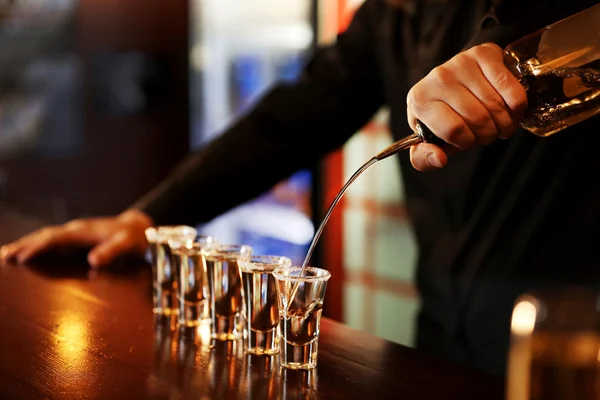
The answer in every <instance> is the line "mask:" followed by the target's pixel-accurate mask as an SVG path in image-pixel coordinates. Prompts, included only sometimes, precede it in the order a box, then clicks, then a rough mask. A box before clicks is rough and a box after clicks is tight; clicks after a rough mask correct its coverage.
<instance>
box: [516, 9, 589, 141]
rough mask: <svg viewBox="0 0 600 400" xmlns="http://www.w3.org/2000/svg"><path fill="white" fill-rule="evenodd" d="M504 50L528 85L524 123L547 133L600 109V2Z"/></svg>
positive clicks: (536, 131)
mask: <svg viewBox="0 0 600 400" xmlns="http://www.w3.org/2000/svg"><path fill="white" fill-rule="evenodd" d="M504 56H505V57H504V59H505V64H506V65H507V66H508V68H509V69H510V70H511V71H512V72H513V74H515V76H517V77H518V78H519V80H520V81H521V83H522V84H523V85H524V86H525V88H526V90H527V99H528V108H527V111H526V113H525V115H524V117H523V118H522V120H521V121H520V124H521V126H522V127H523V128H525V129H527V130H528V131H530V132H532V133H534V134H536V135H538V136H544V137H545V136H549V135H552V134H554V133H556V132H559V131H561V130H563V129H565V128H568V127H569V126H572V125H574V124H577V123H579V122H581V121H584V120H586V119H588V118H590V117H592V116H594V115H597V114H600V4H599V5H597V6H594V7H591V8H589V9H587V10H584V11H582V12H580V13H578V14H575V15H573V16H571V17H569V18H566V19H564V20H562V21H559V22H557V23H555V24H552V25H549V26H547V27H546V28H544V29H542V30H540V31H537V32H535V33H533V34H531V35H529V36H526V37H524V38H522V39H519V40H517V41H516V42H513V43H512V44H510V45H509V46H508V47H507V48H506V50H505V53H504Z"/></svg>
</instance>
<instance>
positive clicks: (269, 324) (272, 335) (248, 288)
mask: <svg viewBox="0 0 600 400" xmlns="http://www.w3.org/2000/svg"><path fill="white" fill-rule="evenodd" d="M239 266H240V270H241V272H242V283H243V288H244V297H243V298H244V302H243V304H244V309H245V321H246V338H245V342H246V353H250V354H257V355H263V354H265V355H271V354H275V353H278V352H279V329H277V327H278V326H279V306H278V304H277V283H276V282H275V277H274V276H273V271H274V270H275V269H277V268H279V267H284V268H285V267H288V268H289V267H291V266H292V260H290V259H289V258H287V257H279V256H258V255H254V256H252V257H251V258H250V260H240V261H239Z"/></svg>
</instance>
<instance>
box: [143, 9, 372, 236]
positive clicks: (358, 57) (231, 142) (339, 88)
mask: <svg viewBox="0 0 600 400" xmlns="http://www.w3.org/2000/svg"><path fill="white" fill-rule="evenodd" d="M380 6H381V4H380V1H379V0H367V1H366V2H365V3H364V4H363V5H362V6H361V8H360V9H359V10H358V11H357V12H356V14H355V16H354V19H353V21H352V22H351V24H350V26H349V27H348V29H347V30H346V31H345V32H344V33H343V34H341V35H339V36H338V38H337V41H336V43H335V45H333V46H330V47H327V48H323V49H320V50H318V51H316V53H315V54H314V56H313V57H312V59H311V60H310V62H309V63H308V64H307V66H306V68H305V70H304V72H303V76H302V77H301V79H300V80H299V81H298V82H297V83H294V84H288V85H278V86H276V87H274V88H273V89H272V90H270V92H269V93H268V94H267V95H266V96H265V97H264V98H263V99H262V100H261V101H260V102H259V103H258V104H257V106H256V107H254V109H253V110H252V111H250V112H249V113H248V114H247V115H246V116H245V117H243V118H241V119H240V120H239V121H237V122H236V123H235V124H234V125H233V126H232V127H230V128H229V129H228V130H227V131H226V132H225V133H224V134H223V135H221V136H220V137H219V138H217V139H216V140H214V141H213V142H212V143H210V144H208V145H207V146H206V147H205V148H203V149H201V150H199V151H197V152H194V153H192V154H190V155H189V156H188V157H187V158H186V159H185V160H183V162H182V163H181V164H180V165H179V166H178V167H176V168H175V170H174V171H173V172H172V173H171V174H170V175H169V176H168V177H167V178H166V179H165V180H163V181H162V182H161V183H160V184H159V185H158V186H156V187H155V188H154V189H153V190H151V191H150V192H149V193H148V194H147V195H145V196H144V197H143V198H142V199H140V200H139V201H138V202H136V204H135V205H134V208H138V209H141V210H142V211H144V212H146V213H147V214H148V215H149V216H150V217H151V218H153V220H154V222H155V223H156V224H157V225H162V224H177V223H185V224H196V223H201V222H205V221H208V220H210V219H211V218H213V217H215V216H217V215H219V214H220V213H222V212H224V211H226V210H228V209H230V208H232V207H234V206H236V205H238V204H241V203H243V202H245V201H247V200H250V199H252V198H254V197H256V196H258V195H260V194H261V193H264V192H265V191H266V190H268V189H269V188H270V187H272V186H273V185H274V184H276V183H277V182H278V181H280V180H281V179H284V178H286V177H288V176H289V175H291V174H292V173H293V172H295V171H297V170H299V169H301V168H306V167H309V166H311V165H314V163H315V162H316V161H317V160H318V159H319V158H320V157H322V156H323V155H324V154H326V153H328V152H330V151H332V150H334V149H336V148H338V147H339V146H341V145H342V144H343V143H344V142H345V141H346V140H347V139H348V138H349V137H350V136H351V135H352V134H353V133H354V132H356V131H357V130H358V129H360V127H361V126H362V125H364V124H365V123H366V122H367V121H368V120H369V119H370V118H371V117H372V115H373V114H374V113H375V112H376V111H377V109H378V108H379V107H380V106H381V104H382V102H383V96H382V90H381V87H380V82H381V80H380V79H378V78H377V76H378V74H377V71H376V59H375V54H374V51H375V46H374V43H373V41H374V38H375V32H374V30H375V29H376V26H377V21H378V15H379V13H380Z"/></svg>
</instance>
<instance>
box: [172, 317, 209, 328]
mask: <svg viewBox="0 0 600 400" xmlns="http://www.w3.org/2000/svg"><path fill="white" fill-rule="evenodd" d="M211 324H212V321H211V319H210V318H208V319H193V320H185V319H181V318H180V319H179V320H178V321H177V325H178V326H180V327H183V328H197V327H199V326H205V325H209V326H210V325H211Z"/></svg>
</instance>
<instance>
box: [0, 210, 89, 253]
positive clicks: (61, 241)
mask: <svg viewBox="0 0 600 400" xmlns="http://www.w3.org/2000/svg"><path fill="white" fill-rule="evenodd" d="M97 236H98V235H97V232H96V230H95V229H94V224H93V223H87V224H86V223H83V222H81V221H79V220H75V221H72V222H69V223H67V224H65V225H62V226H51V227H46V228H42V229H39V230H37V231H35V232H32V233H30V234H28V235H25V236H23V237H22V238H20V239H19V240H17V241H15V242H13V243H10V244H7V245H4V246H2V250H1V251H0V258H2V259H3V260H16V261H18V262H20V263H24V262H27V261H30V260H31V259H33V258H34V257H36V256H38V255H41V254H42V253H45V252H48V251H50V250H53V249H58V248H61V247H73V246H79V247H83V246H91V245H92V244H94V242H97V241H98V238H97Z"/></svg>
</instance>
